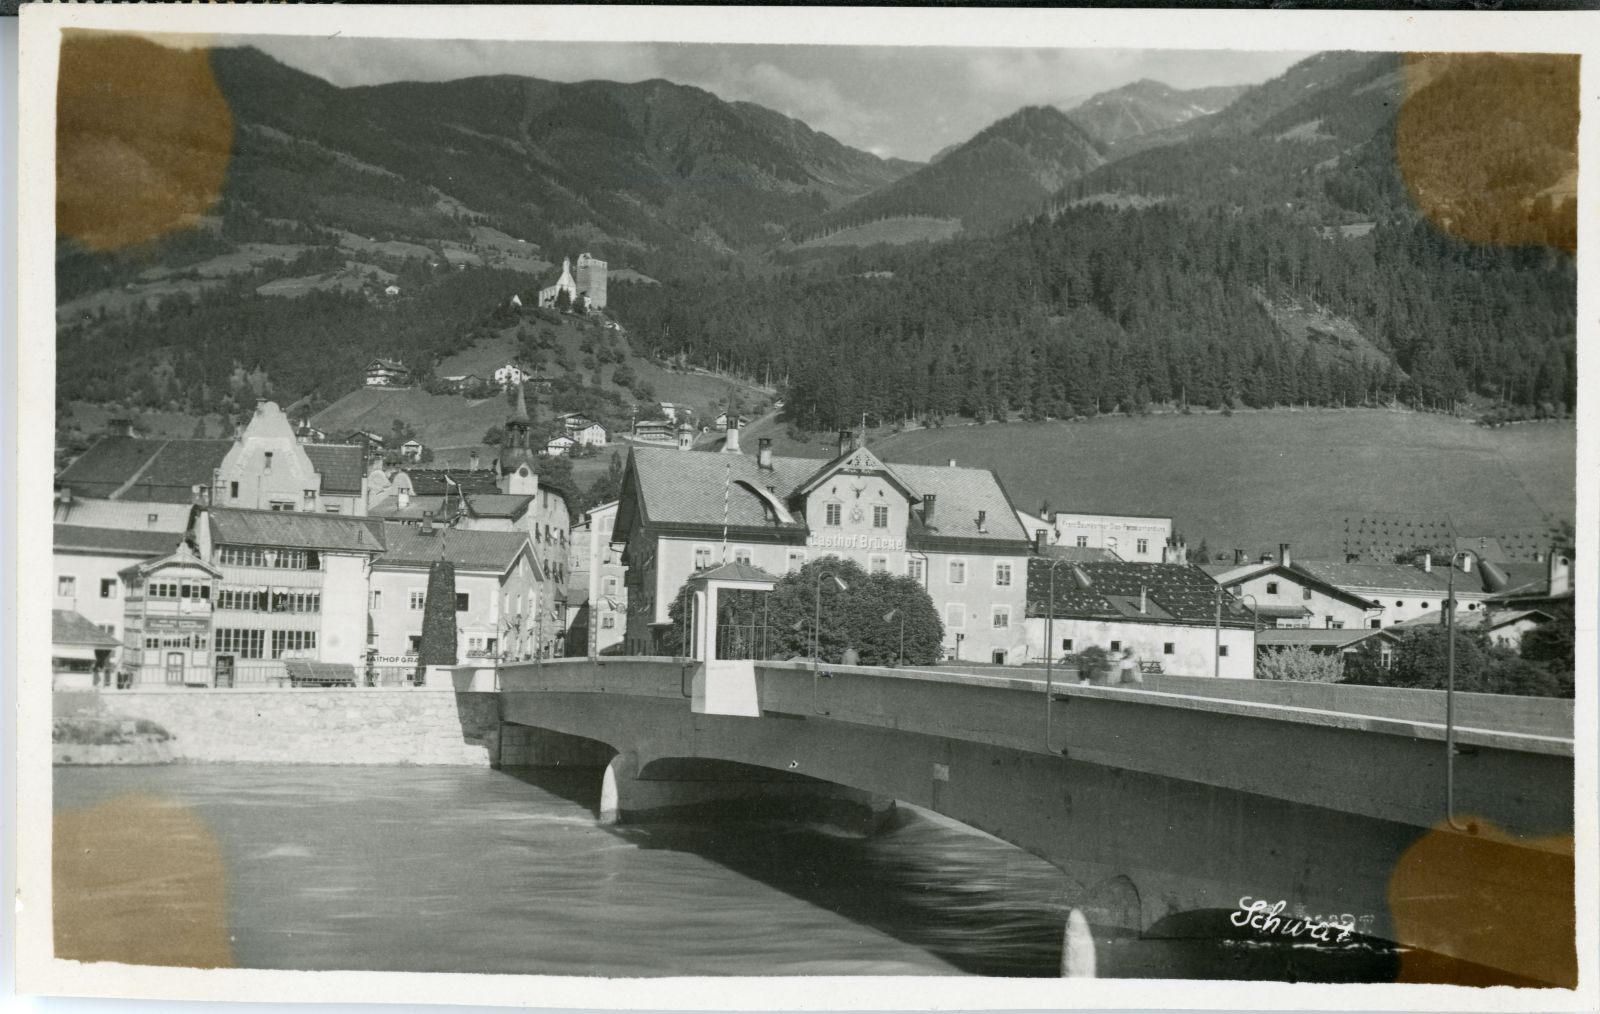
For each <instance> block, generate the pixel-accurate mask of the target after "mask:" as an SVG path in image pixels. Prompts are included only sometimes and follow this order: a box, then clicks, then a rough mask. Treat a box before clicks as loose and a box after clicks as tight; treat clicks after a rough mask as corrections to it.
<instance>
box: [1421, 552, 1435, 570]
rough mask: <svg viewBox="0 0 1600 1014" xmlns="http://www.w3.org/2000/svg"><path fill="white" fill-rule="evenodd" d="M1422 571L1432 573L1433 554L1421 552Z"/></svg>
mask: <svg viewBox="0 0 1600 1014" xmlns="http://www.w3.org/2000/svg"><path fill="white" fill-rule="evenodd" d="M1422 572H1423V573H1424V574H1432V573H1433V554H1432V553H1423V554H1422Z"/></svg>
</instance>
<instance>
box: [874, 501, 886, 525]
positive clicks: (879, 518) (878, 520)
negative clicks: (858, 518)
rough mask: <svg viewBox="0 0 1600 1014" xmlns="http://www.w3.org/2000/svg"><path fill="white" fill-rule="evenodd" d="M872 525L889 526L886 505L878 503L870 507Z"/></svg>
mask: <svg viewBox="0 0 1600 1014" xmlns="http://www.w3.org/2000/svg"><path fill="white" fill-rule="evenodd" d="M872 527H874V528H888V527H889V508H888V507H885V506H884V505H882V504H879V505H878V506H876V507H874V508H872Z"/></svg>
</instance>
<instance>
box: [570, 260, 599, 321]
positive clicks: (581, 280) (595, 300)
mask: <svg viewBox="0 0 1600 1014" xmlns="http://www.w3.org/2000/svg"><path fill="white" fill-rule="evenodd" d="M573 280H574V281H575V282H576V284H577V286H578V292H579V293H581V294H582V295H583V298H584V299H586V300H588V301H589V306H590V307H592V308H593V309H596V310H604V309H605V308H606V262H605V261H602V260H596V259H595V258H594V257H592V256H590V255H589V254H586V253H581V254H579V255H578V270H577V273H576V274H575V275H573Z"/></svg>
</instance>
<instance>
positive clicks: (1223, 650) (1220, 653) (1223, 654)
mask: <svg viewBox="0 0 1600 1014" xmlns="http://www.w3.org/2000/svg"><path fill="white" fill-rule="evenodd" d="M1217 657H1218V658H1227V657H1228V646H1227V645H1226V644H1224V645H1221V646H1220V647H1218V648H1217Z"/></svg>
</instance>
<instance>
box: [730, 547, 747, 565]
mask: <svg viewBox="0 0 1600 1014" xmlns="http://www.w3.org/2000/svg"><path fill="white" fill-rule="evenodd" d="M733 562H734V563H742V564H744V565H745V566H749V565H750V550H748V549H735V550H734V551H733Z"/></svg>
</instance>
